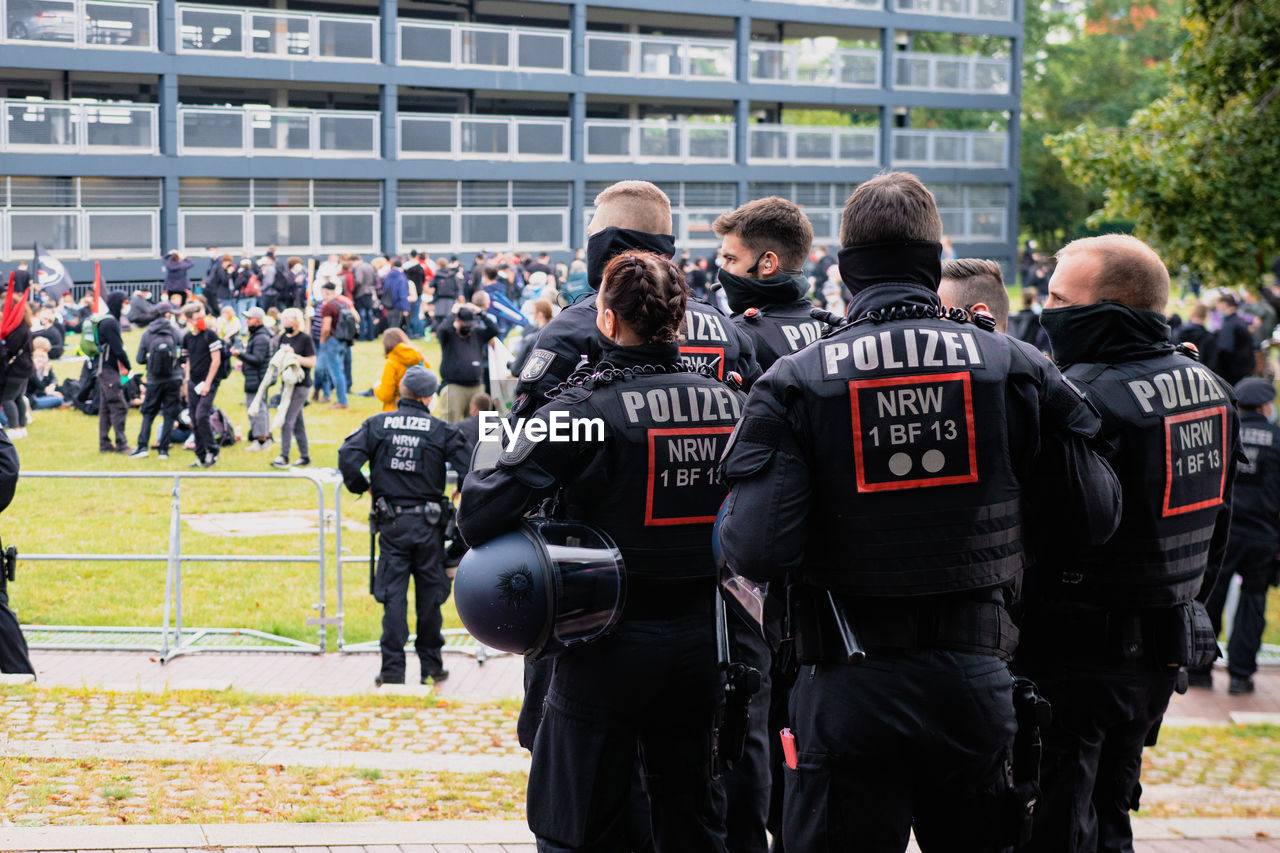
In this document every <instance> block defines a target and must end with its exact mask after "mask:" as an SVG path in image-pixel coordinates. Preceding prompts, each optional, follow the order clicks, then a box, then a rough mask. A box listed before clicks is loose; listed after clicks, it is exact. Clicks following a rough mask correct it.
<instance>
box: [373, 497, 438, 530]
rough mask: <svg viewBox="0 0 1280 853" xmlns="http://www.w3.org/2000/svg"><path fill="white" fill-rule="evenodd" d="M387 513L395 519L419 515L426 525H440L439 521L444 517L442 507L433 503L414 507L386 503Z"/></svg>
mask: <svg viewBox="0 0 1280 853" xmlns="http://www.w3.org/2000/svg"><path fill="white" fill-rule="evenodd" d="M387 511H388V512H390V514H391V515H392V516H394V517H395V518H399V517H400V516H402V515H420V516H422V517H423V520H424V521H426V523H427V524H428V525H436V524H439V523H440V519H441V518H442V517H443V516H444V505H443V503H440V502H434V501H433V502H431V503H426V504H417V505H415V506H396V505H395V504H391V503H388V505H387Z"/></svg>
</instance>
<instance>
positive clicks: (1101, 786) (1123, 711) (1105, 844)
mask: <svg viewBox="0 0 1280 853" xmlns="http://www.w3.org/2000/svg"><path fill="white" fill-rule="evenodd" d="M1018 669H1019V674H1021V675H1026V676H1028V677H1029V678H1031V679H1032V680H1033V681H1034V682H1035V683H1036V685H1037V686H1038V687H1039V689H1040V694H1041V695H1042V696H1044V697H1045V698H1046V699H1048V700H1049V702H1050V703H1051V704H1052V705H1053V723H1052V724H1051V725H1050V727H1049V730H1048V731H1047V732H1042V733H1041V735H1042V737H1043V739H1044V757H1043V759H1042V762H1041V770H1040V788H1041V791H1042V797H1041V800H1040V805H1039V806H1038V807H1037V808H1036V813H1035V814H1036V821H1035V830H1034V834H1033V836H1032V839H1031V844H1030V846H1028V847H1027V848H1026V849H1027V850H1031V851H1038V853H1047V851H1063V853H1094V851H1098V853H1103V851H1117V853H1118V852H1119V851H1125V853H1131V851H1132V850H1133V828H1132V826H1131V825H1130V823H1129V812H1130V810H1133V809H1136V808H1137V807H1138V799H1139V797H1140V796H1141V794H1142V786H1141V785H1140V784H1139V777H1140V775H1141V773H1142V747H1143V746H1144V745H1152V744H1154V743H1155V736H1156V734H1157V733H1158V732H1159V729H1160V722H1161V720H1162V719H1163V718H1164V712H1165V709H1166V708H1168V707H1169V697H1170V696H1172V695H1173V687H1174V682H1175V681H1176V679H1177V673H1178V671H1177V669H1175V668H1169V667H1161V666H1157V665H1156V664H1154V663H1147V662H1141V661H1139V662H1134V663H1124V662H1116V663H1110V662H1100V661H1099V662H1094V661H1077V660H1063V659H1042V658H1035V659H1032V660H1029V661H1022V660H1020V661H1019V666H1018Z"/></svg>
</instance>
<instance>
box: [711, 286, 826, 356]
mask: <svg viewBox="0 0 1280 853" xmlns="http://www.w3.org/2000/svg"><path fill="white" fill-rule="evenodd" d="M809 309H810V303H809V302H808V300H800V301H799V302H797V303H794V304H790V305H769V306H765V307H763V308H757V307H754V306H753V307H751V308H748V309H747V310H745V311H743V312H742V313H741V314H734V315H733V322H734V324H735V325H736V326H737V327H738V328H739V329H741V330H742V331H743V332H745V333H746V334H747V335H748V336H750V338H751V340H752V343H754V344H755V350H756V361H757V362H759V363H760V368H761V369H762V370H768V369H769V368H770V367H771V366H772V365H773V363H774V362H775V361H777V360H778V359H780V358H782V357H783V356H784V355H790V354H791V353H793V352H798V351H800V350H801V349H804V348H805V347H807V346H808V345H809V344H811V343H813V342H814V341H816V340H817V339H818V338H820V337H822V333H823V332H824V331H826V326H825V325H824V324H823V323H821V322H820V321H818V320H815V319H813V318H812V317H810V316H809Z"/></svg>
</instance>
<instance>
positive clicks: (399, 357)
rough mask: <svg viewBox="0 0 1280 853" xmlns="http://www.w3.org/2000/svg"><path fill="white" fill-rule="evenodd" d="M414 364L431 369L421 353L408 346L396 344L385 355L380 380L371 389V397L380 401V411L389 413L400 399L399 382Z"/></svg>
mask: <svg viewBox="0 0 1280 853" xmlns="http://www.w3.org/2000/svg"><path fill="white" fill-rule="evenodd" d="M415 364H421V365H422V366H423V367H427V368H429V367H431V365H430V364H427V361H426V359H424V358H423V357H422V353H420V352H418V350H417V348H416V347H413V346H411V345H409V344H396V348H395V349H393V350H392V351H391V352H390V354H388V355H387V360H386V361H385V362H384V363H383V365H382V380H381V381H380V382H379V383H378V387H377V388H374V389H373V395H374V396H375V397H377V398H378V399H379V400H381V401H382V411H384V412H390V411H391V410H393V409H394V408H395V407H396V401H398V400H399V399H400V380H401V379H403V378H404V372H405V371H406V370H408V369H409V368H410V367H413V366H414V365H415Z"/></svg>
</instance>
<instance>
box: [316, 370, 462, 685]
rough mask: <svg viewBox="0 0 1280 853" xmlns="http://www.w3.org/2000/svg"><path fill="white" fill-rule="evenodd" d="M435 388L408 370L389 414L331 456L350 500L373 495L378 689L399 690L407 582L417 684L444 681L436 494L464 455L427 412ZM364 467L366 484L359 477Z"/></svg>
mask: <svg viewBox="0 0 1280 853" xmlns="http://www.w3.org/2000/svg"><path fill="white" fill-rule="evenodd" d="M439 387H440V381H439V380H438V379H436V375H435V374H434V373H432V372H431V371H430V370H427V369H426V368H423V367H411V368H409V369H408V370H406V371H405V374H404V378H403V379H401V380H400V402H399V403H398V405H397V407H396V409H395V410H394V411H390V412H381V413H379V414H376V415H374V416H373V417H371V418H369V419H368V420H366V421H365V422H364V423H362V424H361V425H360V428H359V429H357V430H356V431H355V432H353V433H351V435H349V436H347V439H346V441H344V442H343V443H342V447H341V448H339V449H338V468H339V469H340V470H341V471H342V479H343V482H344V483H346V486H347V488H348V489H349V490H350V491H351V492H353V493H355V494H357V495H359V494H363V493H364V492H366V491H369V490H372V491H373V503H374V514H375V517H376V524H377V527H378V530H379V532H380V534H381V535H380V537H379V540H380V542H381V547H382V553H381V554H380V555H379V559H378V571H377V573H376V575H375V576H374V582H373V590H372V592H373V597H374V598H375V599H376V600H377V601H378V602H380V603H381V604H382V605H383V608H384V609H383V615H382V671H381V672H380V673H379V674H378V677H377V679H376V680H375V683H376V684H378V685H379V686H381V685H383V684H403V683H404V678H405V660H404V646H405V643H406V642H407V641H408V639H409V626H408V623H407V622H406V613H407V610H408V604H409V578H410V577H412V578H413V586H414V604H415V608H416V610H417V623H418V627H417V635H418V636H417V640H416V641H415V643H414V647H415V648H416V649H417V652H418V660H419V662H420V663H421V667H422V668H421V672H422V679H421V680H422V683H423V684H426V683H427V679H432V680H434V681H443V680H444V679H446V678H448V677H449V671H448V670H446V669H445V668H444V663H443V661H442V659H441V656H440V650H441V649H442V648H443V647H444V637H443V636H442V635H441V634H440V624H441V619H440V606H441V605H442V604H444V603H445V601H447V600H448V598H449V578H448V577H447V576H446V575H445V572H444V541H443V534H444V528H445V526H446V525H447V523H448V520H449V515H450V513H451V512H452V504H451V503H450V502H449V500H448V499H447V498H446V497H445V495H444V489H445V467H444V466H445V463H446V462H448V463H449V464H450V465H452V466H453V468H454V470H455V471H457V472H458V473H459V474H462V473H464V472H465V471H466V470H467V467H468V466H469V465H470V454H469V453H468V452H467V449H466V442H465V441H464V440H463V438H462V435H461V434H460V433H459V432H458V431H457V430H456V429H455V428H454V427H452V426H450V425H449V424H448V423H446V422H445V421H442V420H440V419H439V418H437V417H434V416H432V414H431V412H430V411H429V409H428V406H429V405H430V403H431V398H432V396H434V395H435V393H436V390H437V389H438V388H439ZM366 462H367V463H369V470H370V474H369V479H365V476H364V474H363V473H362V472H361V470H360V469H361V467H362V466H363V465H364V464H365V463H366Z"/></svg>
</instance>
